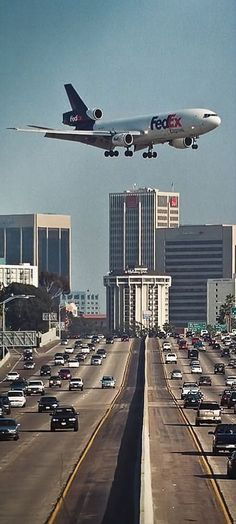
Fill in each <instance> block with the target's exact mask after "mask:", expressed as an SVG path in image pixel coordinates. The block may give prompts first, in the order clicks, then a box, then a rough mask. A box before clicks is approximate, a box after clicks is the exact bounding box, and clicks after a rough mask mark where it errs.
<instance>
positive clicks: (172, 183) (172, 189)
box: [171, 182, 174, 191]
mask: <svg viewBox="0 0 236 524" xmlns="http://www.w3.org/2000/svg"><path fill="white" fill-rule="evenodd" d="M171 191H174V182H171Z"/></svg>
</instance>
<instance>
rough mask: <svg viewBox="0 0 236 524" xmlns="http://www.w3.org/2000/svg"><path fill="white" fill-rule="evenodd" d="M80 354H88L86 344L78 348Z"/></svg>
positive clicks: (88, 350)
mask: <svg viewBox="0 0 236 524" xmlns="http://www.w3.org/2000/svg"><path fill="white" fill-rule="evenodd" d="M80 353H87V354H89V353H90V349H89V346H88V344H82V345H81V346H80Z"/></svg>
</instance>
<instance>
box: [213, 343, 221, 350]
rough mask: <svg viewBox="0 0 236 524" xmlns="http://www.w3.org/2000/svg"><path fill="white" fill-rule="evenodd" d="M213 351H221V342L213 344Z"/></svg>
mask: <svg viewBox="0 0 236 524" xmlns="http://www.w3.org/2000/svg"><path fill="white" fill-rule="evenodd" d="M212 349H220V344H219V342H213V344H212Z"/></svg>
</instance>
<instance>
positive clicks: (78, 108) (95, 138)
mask: <svg viewBox="0 0 236 524" xmlns="http://www.w3.org/2000/svg"><path fill="white" fill-rule="evenodd" d="M64 87H65V90H66V93H67V96H68V98H69V102H70V105H71V109H72V111H68V112H66V113H64V114H63V124H64V125H67V126H73V127H75V129H73V130H70V131H68V130H66V131H65V130H63V129H61V130H57V129H52V128H48V127H40V126H35V125H29V126H27V128H26V129H23V128H16V127H14V128H10V129H14V130H16V131H29V132H35V133H44V136H45V137H47V138H57V139H59V140H72V141H74V142H81V143H83V144H87V145H90V146H94V147H99V148H101V149H105V152H104V155H105V157H113V156H114V157H117V156H118V155H119V151H118V150H117V149H116V148H117V147H123V148H125V153H124V154H125V156H126V157H131V156H133V153H134V152H136V151H140V150H142V149H147V151H145V152H144V153H143V158H157V156H158V154H157V152H156V151H153V147H154V145H156V144H164V143H167V144H169V145H170V146H172V147H175V148H176V149H187V148H190V147H191V148H192V149H197V148H198V144H197V143H196V141H197V139H198V138H199V136H200V135H204V134H205V133H209V131H212V130H213V129H215V128H217V127H218V126H219V125H220V123H221V119H220V117H219V116H218V115H217V114H216V113H215V112H214V111H211V110H209V109H182V110H178V111H172V112H168V113H158V114H153V115H149V116H138V117H134V118H129V119H128V118H126V119H120V120H114V121H111V122H104V123H101V119H102V117H103V111H102V110H101V109H99V108H95V109H92V110H91V109H89V108H88V107H87V106H86V104H85V103H84V102H83V100H82V99H81V98H80V96H79V94H78V93H77V92H76V90H75V89H74V87H73V86H72V84H65V86H64ZM131 147H133V150H132V149H131Z"/></svg>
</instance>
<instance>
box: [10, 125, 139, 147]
mask: <svg viewBox="0 0 236 524" xmlns="http://www.w3.org/2000/svg"><path fill="white" fill-rule="evenodd" d="M8 129H13V130H15V131H25V132H31V133H43V134H44V136H45V137H46V138H57V139H59V140H70V141H73V142H81V143H83V144H87V145H91V146H95V147H99V148H102V149H110V148H111V146H112V143H111V138H112V136H114V134H116V133H115V132H114V131H110V130H109V129H101V130H100V129H96V130H80V129H74V130H73V131H64V130H59V129H52V128H49V127H40V126H34V125H29V126H28V127H27V128H21V127H10V128H8ZM118 133H120V131H119V132H118ZM126 133H127V131H126ZM129 133H130V134H131V135H133V136H134V137H135V136H141V135H142V132H141V131H136V130H135V131H129Z"/></svg>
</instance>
